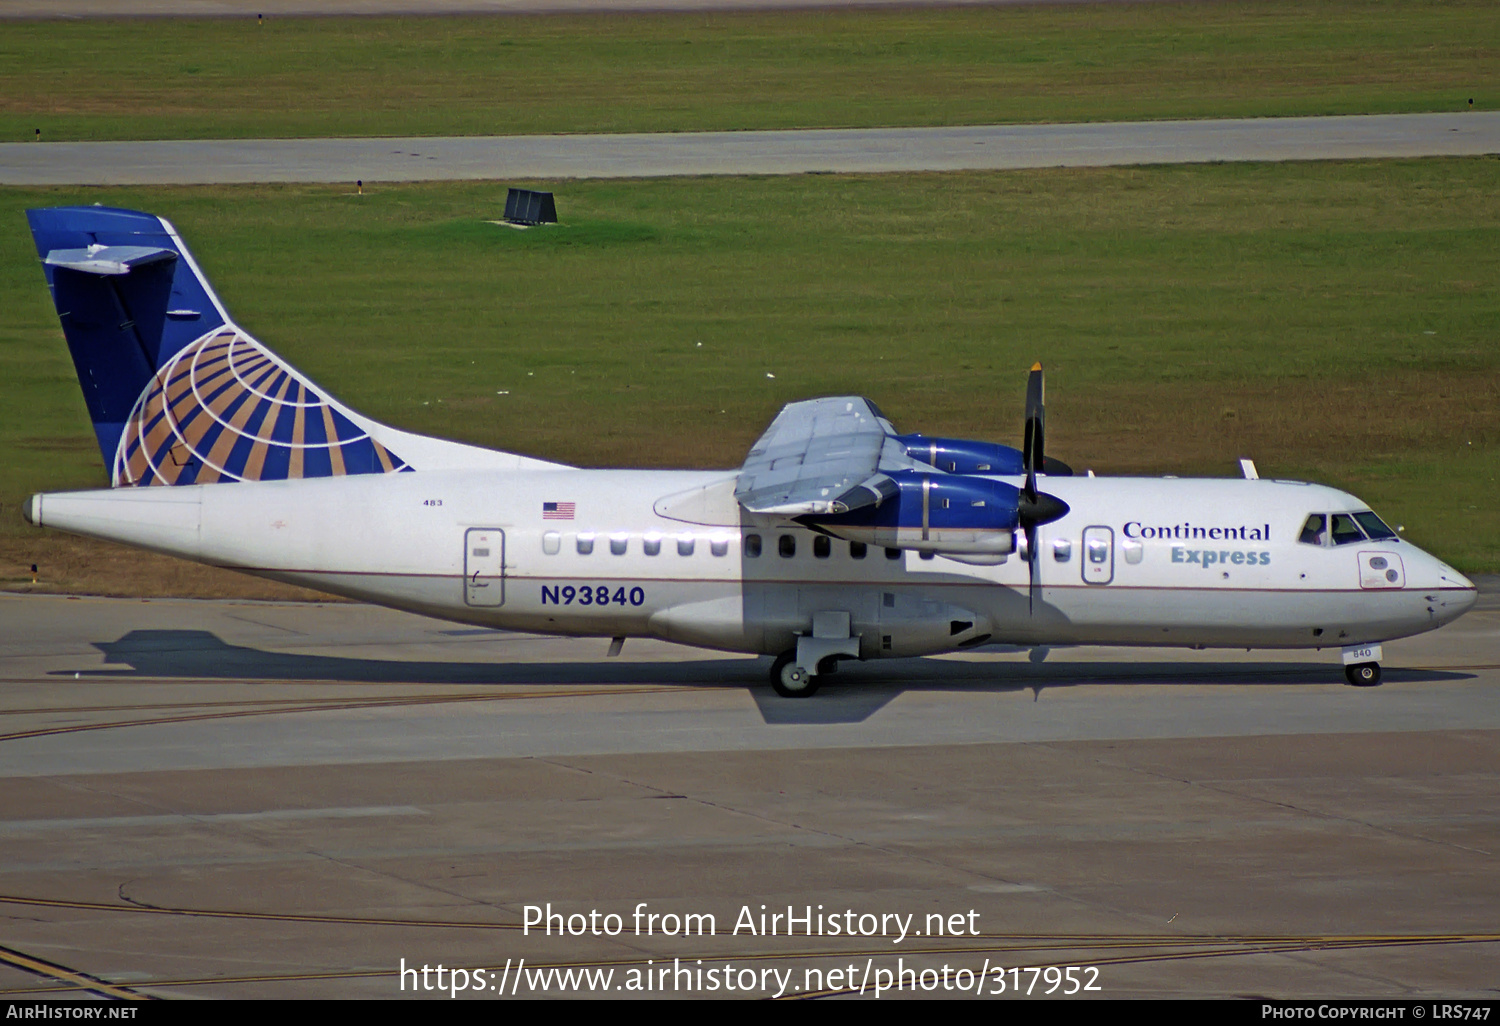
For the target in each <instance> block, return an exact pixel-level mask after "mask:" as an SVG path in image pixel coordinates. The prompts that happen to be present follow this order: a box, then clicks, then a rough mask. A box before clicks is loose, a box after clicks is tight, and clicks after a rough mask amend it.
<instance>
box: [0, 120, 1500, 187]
mask: <svg viewBox="0 0 1500 1026" xmlns="http://www.w3.org/2000/svg"><path fill="white" fill-rule="evenodd" d="M1487 153H1500V111H1473V112H1464V113H1457V114H1372V115H1363V116H1353V117H1321V118H1250V119H1239V120H1220V121H1146V122H1112V123H1098V124H1074V125H992V126H975V127H959V128H879V129H876V128H872V129H841V130H810V131H799V132H702V133H663V134H655V135H651V134H642V135H552V136H507V137H484V138H480V137H474V138H447V139H441V138H431V139H426V138H423V139H245V140H199V141H166V142H100V143H82V142H80V143H4V144H0V185H189V184H213V183H222V184H233V183H249V182H354V181H357V180H358V181H365V182H397V181H422V180H456V179H486V180H488V179H512V180H527V179H556V178H639V177H653V176H661V175H726V174H801V173H816V172H869V173H873V172H894V171H962V170H1003V169H1014V168H1036V167H1106V166H1112V165H1129V164H1177V163H1198V162H1205V161H1240V160H1269V161H1275V160H1332V159H1340V160H1348V159H1361V158H1380V157H1427V156H1472V155H1477V154H1487Z"/></svg>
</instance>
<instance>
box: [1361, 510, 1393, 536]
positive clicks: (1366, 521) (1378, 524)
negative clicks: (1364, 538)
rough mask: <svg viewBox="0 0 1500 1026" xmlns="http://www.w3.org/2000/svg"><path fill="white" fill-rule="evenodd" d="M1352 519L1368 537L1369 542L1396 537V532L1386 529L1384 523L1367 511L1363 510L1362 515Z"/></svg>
mask: <svg viewBox="0 0 1500 1026" xmlns="http://www.w3.org/2000/svg"><path fill="white" fill-rule="evenodd" d="M1354 519H1355V520H1357V521H1359V526H1360V527H1363V528H1364V529H1365V534H1367V535H1369V536H1370V540H1371V541H1380V540H1381V539H1382V538H1394V537H1396V532H1395V531H1392V530H1391V529H1390V528H1389V527H1386V526H1385V521H1384V520H1381V519H1380V518H1379V517H1377V516H1376V515H1375V514H1374V513H1371V512H1370V511H1369V510H1365V511H1364V512H1363V513H1356V514H1354Z"/></svg>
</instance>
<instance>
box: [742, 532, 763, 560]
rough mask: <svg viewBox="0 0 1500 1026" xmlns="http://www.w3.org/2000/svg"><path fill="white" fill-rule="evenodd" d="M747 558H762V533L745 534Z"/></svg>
mask: <svg viewBox="0 0 1500 1026" xmlns="http://www.w3.org/2000/svg"><path fill="white" fill-rule="evenodd" d="M745 558H746V559H759V558H760V535H758V534H747V535H745Z"/></svg>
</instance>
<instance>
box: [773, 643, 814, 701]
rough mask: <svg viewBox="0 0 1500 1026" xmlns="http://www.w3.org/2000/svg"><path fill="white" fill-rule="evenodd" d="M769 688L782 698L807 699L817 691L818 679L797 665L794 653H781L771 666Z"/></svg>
mask: <svg viewBox="0 0 1500 1026" xmlns="http://www.w3.org/2000/svg"><path fill="white" fill-rule="evenodd" d="M771 687H773V688H775V689H776V693H777V694H778V695H780V696H781V697H782V698H808V697H809V696H811V695H812V694H813V693H814V692H816V691H817V690H818V678H817V677H815V676H813V675H812V674H810V673H808V672H807V671H806V670H804V669H802V667H800V666H798V665H797V653H796V652H783V653H782V654H781V655H779V656H777V657H776V662H775V663H774V664H773V665H772V666H771Z"/></svg>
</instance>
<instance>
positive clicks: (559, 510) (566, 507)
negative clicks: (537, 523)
mask: <svg viewBox="0 0 1500 1026" xmlns="http://www.w3.org/2000/svg"><path fill="white" fill-rule="evenodd" d="M575 508H576V505H575V504H574V503H571V502H544V503H542V519H543V520H572V519H573V511H574V509H575Z"/></svg>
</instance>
